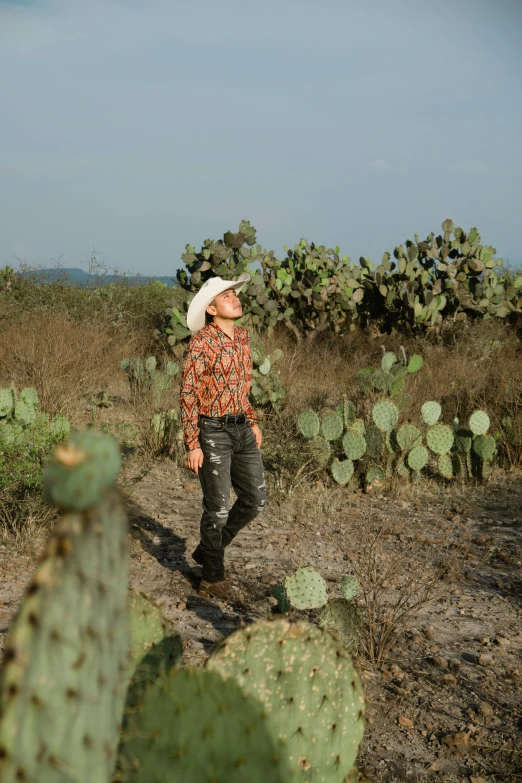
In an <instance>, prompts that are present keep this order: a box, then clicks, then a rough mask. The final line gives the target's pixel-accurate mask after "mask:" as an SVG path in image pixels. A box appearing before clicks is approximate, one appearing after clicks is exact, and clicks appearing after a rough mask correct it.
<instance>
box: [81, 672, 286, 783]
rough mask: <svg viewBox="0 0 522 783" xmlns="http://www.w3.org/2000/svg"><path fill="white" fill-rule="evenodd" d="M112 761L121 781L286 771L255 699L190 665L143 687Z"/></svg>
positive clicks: (251, 780) (280, 781) (268, 782)
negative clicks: (137, 706) (114, 758)
mask: <svg viewBox="0 0 522 783" xmlns="http://www.w3.org/2000/svg"><path fill="white" fill-rule="evenodd" d="M118 767H119V769H120V779H121V780H122V781H125V783H151V781H158V783H159V782H160V781H161V783H181V782H182V783H203V782H204V781H205V783H207V781H213V780H215V781H227V783H244V781H248V783H288V780H289V777H290V771H289V763H288V761H287V757H286V753H285V749H284V748H283V747H282V744H281V741H280V740H279V739H278V738H277V736H275V734H274V732H273V731H272V730H271V726H270V722H269V720H268V719H267V718H266V717H265V715H264V714H263V707H262V706H261V704H259V702H258V701H257V700H256V699H255V698H252V696H250V695H247V694H246V693H245V692H244V691H243V690H242V689H241V688H240V687H239V686H238V685H237V684H236V683H235V682H234V681H233V680H227V681H226V682H225V680H224V679H222V677H220V675H219V674H217V673H215V672H212V671H208V670H204V671H201V670H195V669H193V670H190V669H178V670H173V671H172V672H170V673H169V674H168V675H165V674H164V675H162V676H161V677H160V678H159V680H158V681H157V682H156V683H155V684H153V685H151V686H149V687H148V688H147V689H146V691H145V693H144V694H143V698H142V701H141V704H140V705H139V708H137V709H135V710H133V711H132V713H131V714H130V715H129V716H128V719H127V722H126V728H125V730H124V732H123V736H122V742H121V744H120V752H119V759H118ZM96 780H99V779H98V778H97V779H96ZM93 783H94V779H93ZM100 783H101V781H100Z"/></svg>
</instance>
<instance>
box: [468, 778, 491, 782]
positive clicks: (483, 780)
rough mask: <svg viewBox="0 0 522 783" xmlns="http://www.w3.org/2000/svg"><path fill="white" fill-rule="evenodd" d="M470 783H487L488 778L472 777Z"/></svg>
mask: <svg viewBox="0 0 522 783" xmlns="http://www.w3.org/2000/svg"><path fill="white" fill-rule="evenodd" d="M470 783H487V780H486V778H476V777H470Z"/></svg>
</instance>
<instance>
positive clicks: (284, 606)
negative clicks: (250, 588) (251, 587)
mask: <svg viewBox="0 0 522 783" xmlns="http://www.w3.org/2000/svg"><path fill="white" fill-rule="evenodd" d="M272 593H273V596H274V598H275V599H276V601H277V606H278V608H279V611H280V612H281V614H288V612H289V611H290V609H291V608H292V604H291V603H290V601H289V600H288V597H287V595H286V590H285V587H284V585H274V589H273V590H272Z"/></svg>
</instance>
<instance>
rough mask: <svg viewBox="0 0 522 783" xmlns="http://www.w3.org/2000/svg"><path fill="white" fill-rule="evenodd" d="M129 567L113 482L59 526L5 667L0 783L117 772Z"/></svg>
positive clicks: (82, 780) (0, 680)
mask: <svg viewBox="0 0 522 783" xmlns="http://www.w3.org/2000/svg"><path fill="white" fill-rule="evenodd" d="M106 437H107V436H106ZM57 459H58V463H57V467H59V468H60V469H61V467H63V466H62V465H61V463H60V457H59V456H58V458H57ZM99 461H101V462H102V463H103V458H102V457H99V458H98V459H94V461H93V463H92V465H93V468H94V469H95V470H96V469H97V468H98V467H99V464H98V463H99ZM68 469H69V470H70V471H74V470H75V468H74V467H73V466H72V465H70V466H69V468H68ZM77 469H78V470H80V471H81V465H79V466H78V468H77ZM55 476H56V482H55V485H54V486H55V490H56V492H57V494H58V495H59V496H62V495H63V494H66V492H65V490H64V488H63V486H61V484H60V480H59V478H58V473H55ZM63 482H64V483H65V484H68V483H69V482H68V477H67V476H65V477H64V479H63ZM128 566H129V553H128V544H127V520H126V516H125V513H124V510H123V507H122V504H121V501H120V498H119V495H118V494H117V493H116V491H115V490H113V489H111V490H107V492H106V493H105V495H104V497H103V498H102V499H100V502H99V503H98V504H97V505H96V506H94V507H91V508H90V509H89V510H88V511H85V512H83V513H70V514H65V515H64V516H63V517H62V518H61V520H60V521H59V522H58V524H57V525H56V527H55V528H54V531H53V533H52V535H51V537H50V539H49V541H48V543H47V546H46V549H45V551H44V554H43V557H42V559H41V561H40V564H39V565H38V568H37V570H36V572H35V575H34V577H33V580H32V583H31V585H30V587H29V590H28V592H27V595H26V597H25V599H24V601H23V603H22V605H21V608H20V610H19V612H18V615H17V616H16V618H15V620H14V621H13V624H12V626H11V630H10V633H9V638H8V640H7V644H6V650H5V655H4V661H3V664H2V668H1V670H0V779H1V780H2V783H18V782H19V781H38V783H64V781H66V780H71V781H75V783H93V781H100V783H101V782H102V781H108V780H109V779H110V776H111V774H112V770H113V768H114V763H115V752H116V746H117V742H118V735H119V728H120V721H121V714H122V710H123V704H124V700H125V689H126V685H127V676H128V657H129V627H128V622H129V621H128V614H127V579H128Z"/></svg>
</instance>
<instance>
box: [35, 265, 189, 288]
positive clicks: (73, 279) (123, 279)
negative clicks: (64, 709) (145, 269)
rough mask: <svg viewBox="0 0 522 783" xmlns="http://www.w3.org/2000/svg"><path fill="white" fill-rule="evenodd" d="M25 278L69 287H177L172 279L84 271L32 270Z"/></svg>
mask: <svg viewBox="0 0 522 783" xmlns="http://www.w3.org/2000/svg"><path fill="white" fill-rule="evenodd" d="M23 274H24V275H26V276H30V277H33V278H34V277H36V278H40V279H41V281H42V282H52V281H54V280H63V281H65V282H70V283H71V285H78V286H97V285H103V284H106V283H127V284H128V285H143V284H144V283H148V282H149V281H150V280H159V281H161V282H162V283H166V284H167V285H179V283H178V281H177V280H176V279H175V278H174V279H172V277H159V276H155V275H134V276H127V275H89V274H88V273H87V272H86V271H85V270H84V269H77V268H73V269H62V268H53V269H32V270H30V271H29V272H24V273H23Z"/></svg>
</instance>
